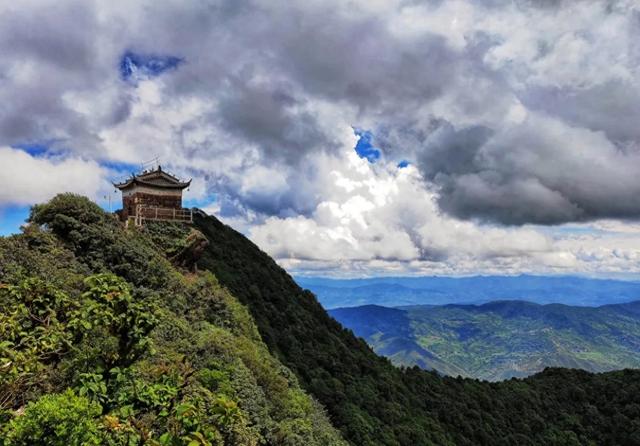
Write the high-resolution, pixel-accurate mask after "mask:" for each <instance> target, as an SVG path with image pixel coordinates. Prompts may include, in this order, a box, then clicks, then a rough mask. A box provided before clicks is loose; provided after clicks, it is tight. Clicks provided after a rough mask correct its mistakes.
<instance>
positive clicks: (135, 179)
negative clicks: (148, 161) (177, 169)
mask: <svg viewBox="0 0 640 446" xmlns="http://www.w3.org/2000/svg"><path fill="white" fill-rule="evenodd" d="M190 184H191V180H189V181H180V180H179V179H178V178H177V177H175V176H173V175H171V174H170V173H168V172H165V171H163V170H162V167H161V166H158V168H157V169H154V170H151V171H145V172H142V173H140V174H132V175H131V177H130V178H128V179H127V180H125V181H123V182H121V183H113V185H114V186H115V187H117V188H118V189H120V190H124V189H128V188H130V187H133V186H134V185H141V186H147V187H151V188H157V189H185V188H187V187H189V185H190Z"/></svg>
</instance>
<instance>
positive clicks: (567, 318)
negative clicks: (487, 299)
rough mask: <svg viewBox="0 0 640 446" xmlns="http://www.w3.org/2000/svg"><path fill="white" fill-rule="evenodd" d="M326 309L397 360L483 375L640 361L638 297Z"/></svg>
mask: <svg viewBox="0 0 640 446" xmlns="http://www.w3.org/2000/svg"><path fill="white" fill-rule="evenodd" d="M329 314H331V315H332V316H333V317H335V318H336V319H337V320H338V321H340V322H341V323H342V324H343V325H344V326H345V327H349V328H350V329H352V330H353V331H354V333H355V334H356V335H358V336H361V337H363V338H364V339H365V340H366V341H367V343H369V345H371V347H372V348H373V350H374V351H375V352H376V353H378V354H380V355H384V356H386V357H388V358H389V359H391V361H392V362H393V363H394V364H396V365H404V366H413V365H418V366H420V367H422V368H425V369H435V370H438V371H439V372H441V373H446V374H448V375H453V376H457V375H462V376H468V377H474V378H481V379H488V380H494V381H495V380H502V379H507V378H511V377H514V376H518V377H523V376H528V375H531V374H533V373H536V372H539V371H541V370H542V369H543V368H545V367H571V368H581V369H584V370H588V371H593V372H603V371H609V370H617V369H623V368H627V367H632V368H638V367H640V301H636V302H630V303H626V304H615V305H605V306H602V307H595V308H594V307H571V306H568V305H559V304H550V305H537V304H533V303H530V302H522V301H499V302H491V303H488V304H484V305H443V306H414V307H402V308H386V307H379V306H375V305H366V306H363V307H354V308H338V309H334V310H330V311H329Z"/></svg>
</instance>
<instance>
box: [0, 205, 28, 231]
mask: <svg viewBox="0 0 640 446" xmlns="http://www.w3.org/2000/svg"><path fill="white" fill-rule="evenodd" d="M29 209H30V207H29V206H4V207H0V236H5V235H11V234H17V233H19V232H20V226H22V225H23V224H25V220H26V219H27V218H28V217H29Z"/></svg>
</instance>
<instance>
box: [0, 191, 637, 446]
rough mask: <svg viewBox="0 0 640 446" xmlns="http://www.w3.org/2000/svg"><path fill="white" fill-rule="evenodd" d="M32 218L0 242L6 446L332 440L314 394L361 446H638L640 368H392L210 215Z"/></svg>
mask: <svg viewBox="0 0 640 446" xmlns="http://www.w3.org/2000/svg"><path fill="white" fill-rule="evenodd" d="M31 221H32V222H33V224H32V225H31V226H30V227H29V228H28V229H27V230H26V231H25V233H24V234H22V235H19V236H13V237H8V238H4V239H0V283H1V285H0V318H1V319H0V340H1V341H0V405H1V406H0V407H1V408H2V410H1V412H0V430H1V435H0V437H1V438H2V440H0V444H2V445H3V446H8V445H30V444H49V445H76V444H112V445H134V444H135V445H138V444H152V445H153V444H169V445H181V444H187V445H197V444H229V445H235V444H239V445H258V444H265V445H314V444H315V445H332V444H343V440H342V439H341V436H340V434H339V433H338V431H336V430H335V429H334V428H333V427H332V425H331V424H330V423H329V419H328V418H327V416H326V415H325V413H324V411H323V409H322V408H321V406H320V405H319V404H318V403H316V401H315V400H314V399H313V398H312V397H310V396H309V394H312V395H313V396H314V397H315V398H317V399H318V400H319V401H320V402H321V403H322V404H323V405H324V406H325V407H326V409H327V411H328V415H329V418H330V420H331V421H332V424H333V426H336V427H338V428H339V429H340V431H341V434H342V435H343V436H344V437H345V438H346V439H347V440H348V441H349V442H350V443H351V444H354V445H358V446H360V445H429V444H436V445H454V444H455V445H483V444H486V445H533V444H544V445H554V444H555V445H578V444H584V445H620V444H624V445H640V373H638V372H635V371H621V372H613V373H607V374H599V375H594V374H589V373H586V372H580V371H574V370H562V369H548V370H546V371H544V372H543V373H540V374H538V375H535V376H533V377H531V378H528V379H526V380H511V381H507V382H503V383H493V384H492V383H487V382H480V381H476V380H471V379H462V378H458V379H454V378H447V377H442V376H439V375H437V374H435V373H431V372H426V371H424V370H420V369H419V368H417V367H416V368H409V369H398V368H395V367H393V366H392V365H391V363H390V362H389V361H388V360H387V359H384V358H382V357H379V356H377V355H376V354H374V353H373V351H372V350H371V349H370V348H369V347H368V346H367V344H366V343H365V342H364V341H363V340H361V339H359V338H356V337H355V336H354V335H353V333H352V332H351V331H350V330H346V329H344V328H343V327H342V326H341V325H340V324H339V323H337V322H336V321H335V320H334V319H332V318H331V317H330V316H329V315H328V314H327V313H326V312H325V311H324V310H323V309H322V307H321V306H320V305H319V303H318V302H317V300H316V299H315V297H314V296H313V295H312V294H311V293H310V292H308V291H304V290H302V289H300V288H299V287H298V286H297V285H296V284H295V282H293V280H292V279H291V278H290V277H289V276H288V275H287V274H286V272H285V271H283V270H282V269H281V268H279V267H278V266H277V265H276V264H275V262H274V261H273V260H272V259H270V258H269V257H268V256H267V255H266V254H264V253H262V252H261V251H260V250H259V249H258V248H257V247H256V246H255V245H253V244H252V243H251V242H249V241H248V240H247V239H246V238H244V237H243V236H242V235H241V234H238V233H237V232H235V231H233V230H232V229H231V228H229V227H227V226H225V225H223V224H221V223H220V222H219V221H218V220H216V219H215V218H212V217H205V216H201V215H198V216H197V217H196V223H195V229H197V231H199V232H200V233H198V232H196V231H195V230H194V231H193V232H190V231H191V229H190V228H187V227H182V226H174V225H169V224H158V225H149V226H147V227H146V228H145V229H144V230H136V229H129V230H124V229H123V228H121V227H120V225H119V224H118V223H117V222H116V221H115V220H113V219H112V218H111V216H109V215H107V214H105V213H103V212H102V211H101V210H100V209H99V208H98V207H97V206H95V205H93V204H92V203H90V202H89V201H88V200H86V199H83V198H80V197H75V196H71V195H62V196H58V197H56V198H55V199H54V200H52V201H51V202H49V203H48V204H45V205H41V206H37V207H35V208H34V209H33V211H32V215H31ZM203 238H206V239H207V240H208V242H209V245H208V247H206V249H205V250H204V253H203V257H202V258H201V259H200V260H199V262H198V263H197V265H198V267H199V269H200V271H201V272H194V271H195V263H194V260H195V259H194V258H193V254H194V253H195V252H196V251H195V250H194V251H190V250H189V248H190V244H191V243H192V242H193V241H194V240H195V241H198V240H202V239H203ZM198 246H200V247H202V246H204V245H203V244H198ZM169 259H172V260H173V261H174V263H176V264H178V265H181V267H180V268H176V267H175V266H174V265H172V263H171V262H170V260H169ZM185 265H186V266H185ZM236 299H238V300H236ZM303 389H304V390H303Z"/></svg>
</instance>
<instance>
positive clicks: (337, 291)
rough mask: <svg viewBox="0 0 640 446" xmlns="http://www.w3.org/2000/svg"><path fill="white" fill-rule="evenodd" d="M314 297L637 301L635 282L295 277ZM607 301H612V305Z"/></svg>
mask: <svg viewBox="0 0 640 446" xmlns="http://www.w3.org/2000/svg"><path fill="white" fill-rule="evenodd" d="M296 280H297V281H298V283H299V284H300V285H301V286H303V287H306V288H309V289H310V290H311V291H313V292H315V293H316V294H317V295H318V299H319V300H320V302H321V303H322V304H323V306H324V307H325V308H328V309H332V308H339V307H347V306H361V305H364V304H368V303H374V304H378V305H382V306H387V307H396V306H400V305H425V304H433V305H444V304H448V303H460V304H463V303H465V304H478V303H484V302H490V301H495V300H529V301H532V302H537V303H541V304H544V303H565V304H568V305H580V306H597V305H603V304H607V303H623V302H629V301H634V300H639V299H640V282H638V281H635V280H614V279H601V278H589V277H581V276H535V275H528V274H527V275H517V276H468V277H447V276H417V277H380V278H365V279H326V278H308V277H306V278H305V277H297V278H296ZM612 299H614V300H613V301H612Z"/></svg>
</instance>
